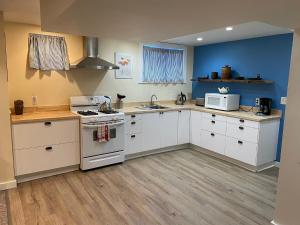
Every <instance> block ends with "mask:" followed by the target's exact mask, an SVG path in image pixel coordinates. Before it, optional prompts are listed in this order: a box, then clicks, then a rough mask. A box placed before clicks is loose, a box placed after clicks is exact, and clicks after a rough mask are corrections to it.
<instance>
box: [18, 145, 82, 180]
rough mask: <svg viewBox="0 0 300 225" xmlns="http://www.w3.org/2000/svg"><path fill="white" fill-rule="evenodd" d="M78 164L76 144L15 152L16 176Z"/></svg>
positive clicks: (78, 153) (78, 155)
mask: <svg viewBox="0 0 300 225" xmlns="http://www.w3.org/2000/svg"><path fill="white" fill-rule="evenodd" d="M79 163H80V152H79V143H78V142H77V143H67V144H59V145H51V146H44V147H37V148H28V149H20V150H18V151H15V170H16V175H17V176H20V175H24V174H30V173H36V172H40V171H45V170H51V169H56V168H60V167H67V166H72V165H77V164H79Z"/></svg>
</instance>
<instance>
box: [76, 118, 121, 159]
mask: <svg viewBox="0 0 300 225" xmlns="http://www.w3.org/2000/svg"><path fill="white" fill-rule="evenodd" d="M108 125H109V132H110V140H109V141H107V142H99V141H97V132H98V127H99V125H97V124H93V125H89V124H81V156H82V157H83V158H85V157H91V156H97V155H102V154H107V153H112V152H118V151H124V146H125V131H124V121H121V122H116V123H109V124H108Z"/></svg>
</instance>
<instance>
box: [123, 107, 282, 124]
mask: <svg viewBox="0 0 300 225" xmlns="http://www.w3.org/2000/svg"><path fill="white" fill-rule="evenodd" d="M160 105H162V106H165V107H168V108H166V109H151V110H148V109H140V108H137V106H130V107H124V108H123V109H120V111H122V112H124V113H125V114H126V115H131V114H142V113H150V112H167V111H177V110H184V109H186V110H195V111H199V112H206V113H213V114H216V115H223V116H229V117H235V118H240V119H245V120H251V121H256V122H261V121H267V120H274V119H280V118H281V112H280V111H278V110H274V111H273V112H272V114H271V115H269V116H257V115H255V113H254V112H252V111H250V112H246V111H241V110H240V111H221V110H215V109H207V108H205V107H203V106H196V105H195V104H192V103H188V104H185V105H175V104H170V103H168V104H163V103H162V104H160Z"/></svg>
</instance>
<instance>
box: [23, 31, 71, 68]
mask: <svg viewBox="0 0 300 225" xmlns="http://www.w3.org/2000/svg"><path fill="white" fill-rule="evenodd" d="M28 42H29V43H28V44H29V66H30V68H33V69H37V70H69V69H70V63H69V57H68V51H67V44H66V41H65V38H64V37H57V36H49V35H42V34H29V38H28Z"/></svg>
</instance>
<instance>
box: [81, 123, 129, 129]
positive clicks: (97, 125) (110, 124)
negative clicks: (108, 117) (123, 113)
mask: <svg viewBox="0 0 300 225" xmlns="http://www.w3.org/2000/svg"><path fill="white" fill-rule="evenodd" d="M124 123H125V122H118V123H107V124H105V123H103V124H95V125H88V124H82V127H83V128H98V127H101V126H105V125H108V126H119V125H122V124H124Z"/></svg>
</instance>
